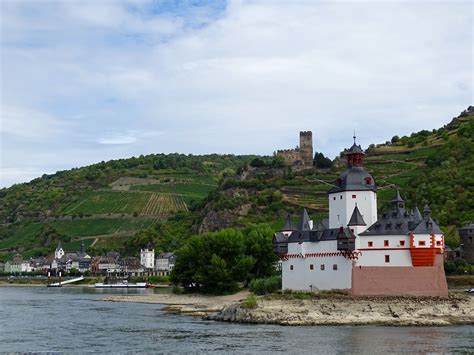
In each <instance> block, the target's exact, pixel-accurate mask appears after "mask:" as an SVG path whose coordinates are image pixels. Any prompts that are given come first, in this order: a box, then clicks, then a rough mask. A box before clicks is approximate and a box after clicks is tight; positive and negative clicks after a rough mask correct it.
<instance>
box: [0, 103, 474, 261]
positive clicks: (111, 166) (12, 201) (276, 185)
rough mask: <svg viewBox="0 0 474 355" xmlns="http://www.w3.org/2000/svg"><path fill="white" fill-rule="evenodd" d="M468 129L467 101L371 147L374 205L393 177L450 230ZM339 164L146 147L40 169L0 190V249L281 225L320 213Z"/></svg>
mask: <svg viewBox="0 0 474 355" xmlns="http://www.w3.org/2000/svg"><path fill="white" fill-rule="evenodd" d="M394 133H396V132H394ZM473 137H474V108H473V107H470V108H469V109H468V110H466V111H464V112H463V113H462V114H461V115H459V116H458V117H456V118H454V119H453V120H452V121H451V122H450V123H449V124H447V125H445V126H444V127H442V128H439V129H433V130H431V131H421V132H418V133H413V134H412V135H410V136H405V137H398V136H394V137H393V138H392V140H391V141H390V142H386V143H384V144H378V145H375V144H372V145H371V146H370V147H368V149H367V151H366V159H365V161H366V164H365V166H366V168H367V169H368V170H369V171H370V172H371V173H372V174H373V175H374V177H375V179H376V182H377V185H378V202H379V208H380V209H383V208H384V207H385V206H386V204H387V203H388V201H389V200H390V199H391V198H392V195H393V190H394V188H395V187H398V188H400V190H401V193H402V195H403V197H404V198H405V199H406V201H407V205H408V206H409V207H413V206H415V205H418V206H420V207H422V206H424V204H425V203H429V205H430V207H431V209H432V211H433V215H434V216H435V217H436V218H437V219H438V220H439V222H440V224H441V225H442V226H444V227H446V230H447V231H450V233H451V232H452V231H453V230H454V228H453V226H460V225H462V224H464V223H465V222H467V221H469V220H474V204H473V201H474V196H473V194H474V192H473V191H474V176H473V174H472V172H473V171H474V142H473ZM350 143H351V142H350V141H348V146H349V145H350ZM316 150H317V147H316ZM341 156H343V154H342V153H341ZM344 169H345V162H344V159H343V158H337V159H336V160H335V161H334V162H333V165H332V167H331V168H326V169H318V168H316V169H314V168H309V169H300V168H297V167H287V166H284V164H283V163H282V161H281V160H280V159H278V158H272V157H257V156H234V155H216V154H214V155H206V156H192V155H179V154H170V155H163V154H152V155H147V156H140V157H138V158H136V157H134V158H130V159H121V160H114V161H109V162H101V163H98V164H95V165H91V166H88V167H83V168H78V169H72V170H68V171H61V172H58V173H56V174H53V175H43V176H42V177H41V178H38V179H35V180H33V181H31V182H30V183H27V184H18V185H15V186H12V187H10V188H8V189H1V190H0V221H1V222H2V224H1V225H0V258H3V259H5V258H9V257H11V256H12V255H13V254H14V253H16V252H21V253H22V254H23V255H24V256H36V255H45V254H47V253H48V252H51V251H52V250H53V249H54V247H55V246H56V243H57V241H58V240H62V241H63V244H64V245H65V246H66V248H72V249H73V248H76V249H77V248H78V246H79V245H80V242H81V241H82V240H84V241H85V242H86V245H87V246H88V250H89V252H90V253H92V254H94V253H100V252H103V251H104V250H117V251H120V252H122V253H125V254H127V253H128V254H133V253H136V252H137V250H138V249H139V248H140V246H144V245H145V244H146V243H147V242H148V241H153V242H154V243H155V245H156V248H157V249H158V250H163V251H168V250H175V249H176V248H177V247H179V245H181V243H182V242H183V241H184V240H186V239H187V238H189V237H190V236H191V235H193V234H197V233H202V232H206V231H213V230H219V229H221V228H225V227H246V226H248V225H251V224H255V223H264V224H268V225H270V226H271V227H272V228H273V229H277V228H280V227H281V226H282V224H283V221H284V218H285V217H286V215H287V213H290V214H291V215H292V216H293V217H294V219H295V221H296V220H297V218H298V215H299V214H300V212H301V209H302V207H306V208H307V209H308V210H309V212H310V214H311V216H312V217H313V218H314V219H316V220H319V219H321V218H324V217H327V213H328V201H327V191H328V190H329V188H330V187H331V185H332V183H333V182H334V181H335V179H336V178H337V176H338V174H339V173H341V172H342V171H343V170H344ZM452 241H453V242H455V238H454V239H452Z"/></svg>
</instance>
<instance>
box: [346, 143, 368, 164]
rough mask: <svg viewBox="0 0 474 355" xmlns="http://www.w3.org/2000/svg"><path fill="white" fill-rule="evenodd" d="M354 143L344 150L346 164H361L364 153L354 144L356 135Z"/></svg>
mask: <svg viewBox="0 0 474 355" xmlns="http://www.w3.org/2000/svg"><path fill="white" fill-rule="evenodd" d="M353 138H354V144H353V145H352V147H350V148H349V150H348V151H347V152H346V159H347V166H349V167H352V166H362V165H363V163H364V156H365V153H364V151H363V150H362V148H361V147H360V145H357V144H356V136H355V135H354V137H353Z"/></svg>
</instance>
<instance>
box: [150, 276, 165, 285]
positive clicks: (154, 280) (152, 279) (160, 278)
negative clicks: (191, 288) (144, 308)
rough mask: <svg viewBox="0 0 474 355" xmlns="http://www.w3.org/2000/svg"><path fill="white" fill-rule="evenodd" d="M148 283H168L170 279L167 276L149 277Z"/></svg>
mask: <svg viewBox="0 0 474 355" xmlns="http://www.w3.org/2000/svg"><path fill="white" fill-rule="evenodd" d="M148 281H150V282H151V283H154V284H159V283H168V282H170V277H169V276H150V277H149V278H148Z"/></svg>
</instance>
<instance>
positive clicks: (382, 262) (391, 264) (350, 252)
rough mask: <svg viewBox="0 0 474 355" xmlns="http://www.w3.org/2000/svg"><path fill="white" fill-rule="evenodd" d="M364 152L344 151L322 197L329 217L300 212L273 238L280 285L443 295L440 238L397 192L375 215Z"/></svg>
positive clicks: (429, 220) (434, 226) (436, 229)
mask: <svg viewBox="0 0 474 355" xmlns="http://www.w3.org/2000/svg"><path fill="white" fill-rule="evenodd" d="M364 155H365V154H364V152H363V151H362V149H361V147H360V146H358V145H356V143H355V137H354V144H353V145H352V147H351V148H350V149H349V150H347V151H346V157H347V165H348V167H347V170H346V171H344V172H343V173H342V174H341V175H340V176H339V177H338V178H337V180H336V182H335V185H334V187H333V188H331V189H330V190H329V192H328V198H329V220H323V221H321V222H319V223H318V224H316V225H314V224H313V221H312V220H311V219H310V217H309V216H308V214H307V212H306V210H303V213H302V216H301V219H300V222H299V225H298V226H293V225H292V223H291V219H290V218H288V220H287V223H286V225H285V227H284V228H283V230H282V231H280V232H278V233H276V234H275V236H274V238H273V250H274V252H276V253H278V254H279V255H280V257H281V261H282V264H281V266H282V283H283V285H282V288H283V289H291V290H308V291H315V290H331V289H343V290H347V291H349V292H350V293H352V294H354V295H429V296H447V293H448V289H447V284H446V277H445V274H444V268H443V260H444V259H443V253H444V235H443V232H442V231H441V230H440V228H439V226H438V225H437V224H436V222H435V221H434V220H433V219H432V218H431V212H430V209H429V208H428V206H425V208H424V211H423V215H421V213H420V211H419V210H418V208H415V209H414V210H408V209H406V208H405V202H404V201H403V199H402V198H401V196H400V194H399V192H398V190H397V191H396V193H395V197H394V198H393V199H392V201H391V202H390V208H389V209H388V210H387V211H386V212H385V213H384V214H383V215H382V217H381V218H379V217H378V216H377V187H376V183H375V180H374V178H373V177H372V175H371V174H370V173H368V172H367V171H366V170H365V169H364V167H363V158H364Z"/></svg>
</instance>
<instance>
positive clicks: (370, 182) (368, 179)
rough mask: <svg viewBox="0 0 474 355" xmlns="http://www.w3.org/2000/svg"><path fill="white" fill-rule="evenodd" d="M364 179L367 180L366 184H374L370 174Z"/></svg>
mask: <svg viewBox="0 0 474 355" xmlns="http://www.w3.org/2000/svg"><path fill="white" fill-rule="evenodd" d="M364 181H365V184H366V185H370V184H372V178H371V177H370V176H366V177H365V178H364Z"/></svg>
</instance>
